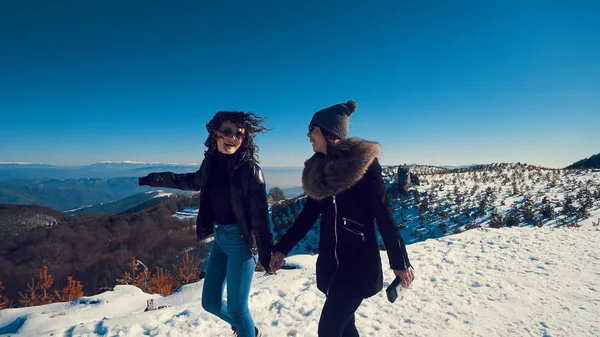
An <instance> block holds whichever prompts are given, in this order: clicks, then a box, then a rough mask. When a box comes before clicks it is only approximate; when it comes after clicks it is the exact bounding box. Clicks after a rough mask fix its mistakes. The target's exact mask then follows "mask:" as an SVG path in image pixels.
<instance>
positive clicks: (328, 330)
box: [319, 295, 363, 337]
mask: <svg viewBox="0 0 600 337" xmlns="http://www.w3.org/2000/svg"><path fill="white" fill-rule="evenodd" d="M362 300H363V299H362V298H352V297H346V296H340V295H337V296H331V295H330V296H327V300H326V301H325V306H323V311H322V312H321V319H320V320H319V337H359V335H358V331H357V330H356V325H354V322H355V321H354V313H355V312H356V309H358V307H359V306H360V303H361V302H362Z"/></svg>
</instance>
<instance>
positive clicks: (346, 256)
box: [271, 101, 414, 337]
mask: <svg viewBox="0 0 600 337" xmlns="http://www.w3.org/2000/svg"><path fill="white" fill-rule="evenodd" d="M355 111H356V102H354V101H348V102H347V103H345V104H336V105H334V106H331V107H329V108H326V109H323V110H320V111H318V112H316V113H315V114H314V116H313V118H312V120H311V122H310V124H309V133H308V138H309V139H310V142H311V143H312V147H313V151H314V152H316V153H315V154H314V155H313V156H312V157H311V158H310V159H308V160H307V161H306V162H305V163H304V171H303V172H302V186H303V187H304V190H305V191H306V193H307V194H308V197H307V201H306V204H305V206H304V208H303V210H302V212H301V213H300V215H299V216H298V218H297V219H296V221H295V223H294V224H293V225H292V227H290V228H289V229H288V230H287V232H286V233H285V235H284V236H283V237H282V238H281V240H280V241H279V242H278V243H277V244H276V245H275V247H274V248H273V251H274V253H273V256H272V257H271V270H272V271H277V270H279V269H280V268H281V264H282V262H283V259H284V258H285V256H286V255H287V254H288V253H289V252H290V251H291V250H292V248H293V247H294V246H295V245H296V244H297V243H298V242H299V241H300V240H301V239H302V238H303V237H304V236H305V235H306V233H308V231H309V230H310V228H311V227H312V226H313V225H314V223H315V222H316V220H317V218H318V217H319V216H321V227H320V239H319V256H318V258H317V287H318V288H319V290H321V291H322V292H323V293H325V295H326V300H325V305H324V307H323V310H322V312H321V318H320V320H319V336H320V337H341V336H343V337H355V336H358V331H357V330H356V326H355V320H354V313H355V312H356V310H357V309H358V307H359V306H360V304H361V302H362V301H363V299H365V298H368V297H371V296H373V295H375V294H377V293H378V292H379V291H380V290H381V289H382V288H383V272H382V265H381V258H380V255H379V254H380V253H379V246H378V243H377V235H376V234H375V225H374V222H375V220H376V221H377V225H378V228H379V232H380V233H381V237H382V239H383V242H384V244H385V247H386V249H387V254H388V257H389V261H390V267H391V269H392V270H393V271H394V273H395V274H396V275H397V276H398V277H399V278H400V279H401V282H402V286H403V287H405V288H407V287H408V286H409V285H410V284H411V282H412V280H413V278H414V274H413V270H412V267H411V264H410V262H409V259H408V253H407V252H406V247H405V245H404V241H403V239H402V236H401V235H400V232H399V230H398V227H397V226H396V223H395V221H394V218H393V216H392V211H391V208H390V206H389V200H388V195H387V190H386V188H385V184H384V182H383V178H382V175H381V166H380V165H379V162H378V161H377V157H378V156H379V153H380V148H379V145H378V144H376V143H372V142H368V141H364V140H361V139H358V138H346V137H347V136H348V125H349V117H350V115H352V114H353V113H354V112H355Z"/></svg>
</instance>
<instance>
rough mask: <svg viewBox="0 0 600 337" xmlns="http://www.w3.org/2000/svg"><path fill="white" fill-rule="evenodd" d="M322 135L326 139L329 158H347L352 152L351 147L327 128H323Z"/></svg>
mask: <svg viewBox="0 0 600 337" xmlns="http://www.w3.org/2000/svg"><path fill="white" fill-rule="evenodd" d="M321 133H322V134H323V137H325V143H327V155H326V157H327V158H331V159H335V158H340V157H344V156H346V154H347V153H348V152H349V151H350V146H348V144H347V143H346V142H344V141H343V140H341V139H340V138H338V137H336V136H335V135H333V133H331V132H329V131H328V130H327V129H325V128H321Z"/></svg>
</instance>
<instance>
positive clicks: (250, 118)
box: [204, 111, 270, 161]
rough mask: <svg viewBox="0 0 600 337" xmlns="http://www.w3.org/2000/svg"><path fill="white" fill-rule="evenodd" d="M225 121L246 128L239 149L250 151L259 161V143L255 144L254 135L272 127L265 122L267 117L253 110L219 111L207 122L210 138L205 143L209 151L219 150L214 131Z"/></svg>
mask: <svg viewBox="0 0 600 337" xmlns="http://www.w3.org/2000/svg"><path fill="white" fill-rule="evenodd" d="M225 121H230V122H231V123H233V124H235V125H236V126H237V127H238V128H243V129H244V131H245V132H244V139H243V140H242V145H241V146H240V149H239V150H238V151H248V153H249V154H250V155H251V156H252V158H254V159H255V160H256V161H258V145H256V144H254V136H255V135H256V134H257V133H265V132H267V131H269V130H270V129H267V128H266V127H265V126H264V124H265V122H266V119H265V118H263V117H260V116H258V115H256V114H255V113H253V112H248V113H246V112H240V111H219V112H217V113H216V114H215V115H214V117H213V118H212V119H211V120H210V121H209V122H208V123H207V124H206V131H208V138H206V141H205V142H204V145H205V146H206V147H207V148H208V150H207V151H208V152H211V151H217V140H216V139H215V136H214V134H215V133H214V132H215V131H217V130H219V128H221V125H223V123H224V122H225Z"/></svg>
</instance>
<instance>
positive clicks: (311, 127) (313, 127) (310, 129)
mask: <svg viewBox="0 0 600 337" xmlns="http://www.w3.org/2000/svg"><path fill="white" fill-rule="evenodd" d="M316 127H317V126H316V125H312V124H311V125H309V126H308V133H312V132H313V130H314V129H315V128H316Z"/></svg>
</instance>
